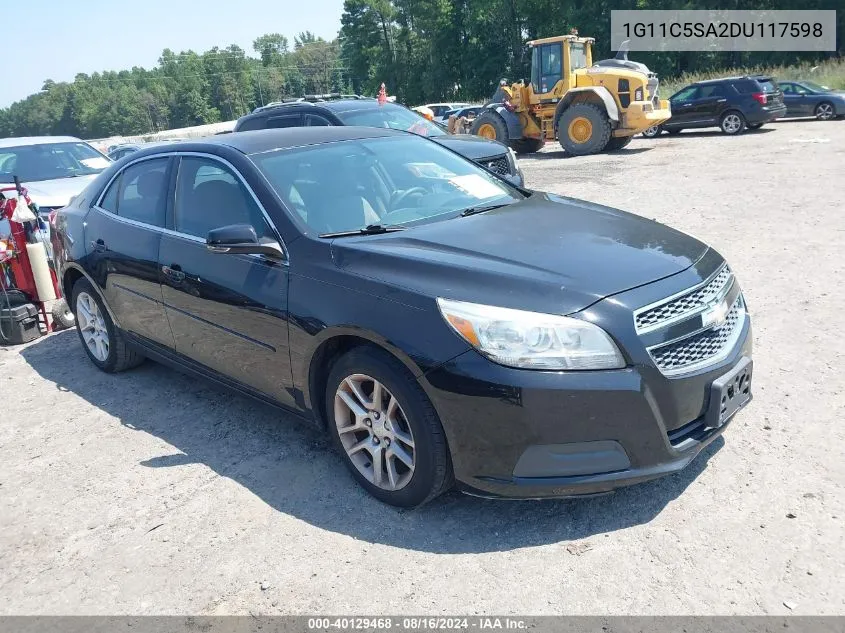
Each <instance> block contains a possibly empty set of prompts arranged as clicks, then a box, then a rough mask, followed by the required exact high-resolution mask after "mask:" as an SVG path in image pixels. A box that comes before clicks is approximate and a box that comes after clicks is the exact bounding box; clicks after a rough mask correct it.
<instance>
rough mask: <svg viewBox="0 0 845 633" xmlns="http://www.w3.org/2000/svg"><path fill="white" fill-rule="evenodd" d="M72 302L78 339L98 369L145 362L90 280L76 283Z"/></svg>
mask: <svg viewBox="0 0 845 633" xmlns="http://www.w3.org/2000/svg"><path fill="white" fill-rule="evenodd" d="M73 305H74V308H75V311H74V314H75V316H76V326H77V332H78V333H79V340H81V341H82V347H83V348H84V349H85V353H86V354H88V358H90V359H91V362H92V363H94V364H95V365H96V366H97V367H98V368H99V369H101V370H103V371H104V372H106V373H109V374H113V373H117V372H119V371H123V370H124V369H129V368H131V367H135V366H137V365H140V364H141V363H142V362H144V357H143V356H141V355H140V354H139V353H138V352H136V351H135V350H133V349H131V348H130V347H129V346H128V345H127V344H126V340H125V339H124V338H123V335H122V334H121V333H120V331H119V330H118V329H117V328H116V327H115V325H114V322H113V321H112V320H111V317H110V316H109V313H108V311H107V310H106V307H105V306H104V305H103V302H102V300H101V299H100V297H99V295H98V294H97V291H96V290H94V288H93V287H92V286H91V284H90V283H89V282H88V280H87V279H80V280H79V281H77V282H76V284H74V286H73Z"/></svg>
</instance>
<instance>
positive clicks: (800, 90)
mask: <svg viewBox="0 0 845 633" xmlns="http://www.w3.org/2000/svg"><path fill="white" fill-rule="evenodd" d="M780 88H781V90H782V91H783V102H784V103H785V104H786V114H787V115H788V116H808V115H811V114H813V108H814V105H813V103H814V102H813V99H811V98H810V96H809V94H808V91H807V89H806V88H804V87H803V86H799V85H798V84H794V83H782V84H780Z"/></svg>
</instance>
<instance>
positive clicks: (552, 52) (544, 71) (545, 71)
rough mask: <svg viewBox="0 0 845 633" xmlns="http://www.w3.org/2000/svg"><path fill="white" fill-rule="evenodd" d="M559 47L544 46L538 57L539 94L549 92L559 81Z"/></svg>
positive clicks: (560, 62)
mask: <svg viewBox="0 0 845 633" xmlns="http://www.w3.org/2000/svg"><path fill="white" fill-rule="evenodd" d="M561 52H562V49H561V46H560V44H559V43H556V44H545V45H543V47H542V49H541V55H540V65H541V69H540V92H550V91H551V90H553V89H554V87H555V84H557V82H558V81H560V78H561V72H562V61H563V60H562V59H561Z"/></svg>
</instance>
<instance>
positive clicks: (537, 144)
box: [510, 138, 546, 154]
mask: <svg viewBox="0 0 845 633" xmlns="http://www.w3.org/2000/svg"><path fill="white" fill-rule="evenodd" d="M545 143H546V142H545V141H544V140H543V139H541V138H520V139H515V140H512V141H511V142H510V146H511V147H512V148H513V151H515V152H516V153H517V154H533V153H534V152H538V151H540V149H541V148H542V147H543V145H545Z"/></svg>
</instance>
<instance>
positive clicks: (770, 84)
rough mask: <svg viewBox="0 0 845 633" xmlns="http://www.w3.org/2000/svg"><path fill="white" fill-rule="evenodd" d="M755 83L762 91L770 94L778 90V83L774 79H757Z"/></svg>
mask: <svg viewBox="0 0 845 633" xmlns="http://www.w3.org/2000/svg"><path fill="white" fill-rule="evenodd" d="M757 83H758V84H759V86H760V87H761V88H762V89H763V90H762V92H765V93H766V94H772V93H775V92H777V91H778V84H777V82H776V81H775V80H774V79H758V80H757Z"/></svg>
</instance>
